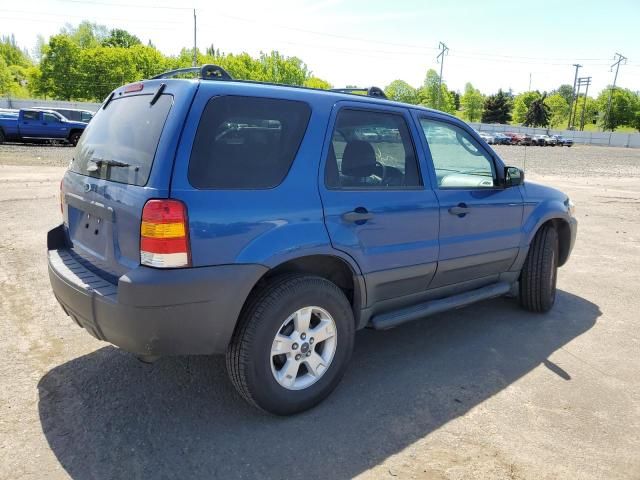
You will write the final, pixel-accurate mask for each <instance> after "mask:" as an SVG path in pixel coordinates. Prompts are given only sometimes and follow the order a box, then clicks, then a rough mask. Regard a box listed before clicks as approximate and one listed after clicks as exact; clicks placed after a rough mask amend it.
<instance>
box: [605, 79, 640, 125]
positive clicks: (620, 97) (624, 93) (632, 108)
mask: <svg viewBox="0 0 640 480" xmlns="http://www.w3.org/2000/svg"><path fill="white" fill-rule="evenodd" d="M610 92H611V87H608V88H606V89H604V90H602V92H600V95H598V99H597V102H598V107H599V109H600V112H601V114H600V119H601V125H602V127H603V128H604V129H605V130H611V131H614V130H615V129H616V128H617V127H619V126H622V125H633V123H634V121H635V114H636V112H637V110H636V108H637V107H636V105H637V97H638V95H637V94H636V93H634V92H632V91H631V90H628V89H626V88H619V87H616V88H615V89H614V90H613V93H612V94H611V112H610V114H609V116H608V117H607V106H608V104H609V93H610Z"/></svg>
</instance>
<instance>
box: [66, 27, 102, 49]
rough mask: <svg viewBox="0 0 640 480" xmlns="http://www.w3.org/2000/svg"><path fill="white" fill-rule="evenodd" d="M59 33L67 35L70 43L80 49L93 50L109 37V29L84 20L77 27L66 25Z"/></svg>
mask: <svg viewBox="0 0 640 480" xmlns="http://www.w3.org/2000/svg"><path fill="white" fill-rule="evenodd" d="M60 33H61V34H66V35H68V36H69V38H70V39H71V41H72V42H73V43H75V44H76V45H77V46H78V47H80V48H94V47H99V46H100V44H101V43H102V42H103V41H104V40H105V39H106V38H107V37H108V36H109V29H108V28H107V27H105V26H104V25H99V24H97V23H91V22H89V21H87V20H85V21H83V22H81V23H80V24H79V25H78V26H77V27H74V26H73V25H70V24H67V25H66V26H65V28H63V29H62V31H61V32H60Z"/></svg>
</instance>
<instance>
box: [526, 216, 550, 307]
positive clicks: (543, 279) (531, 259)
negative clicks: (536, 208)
mask: <svg viewBox="0 0 640 480" xmlns="http://www.w3.org/2000/svg"><path fill="white" fill-rule="evenodd" d="M557 278H558V232H557V231H556V229H555V228H554V227H553V226H551V225H545V226H543V227H542V228H541V229H540V230H538V232H537V233H536V236H535V237H534V238H533V242H532V243H531V246H530V247H529V253H528V254H527V258H526V260H525V262H524V266H523V267H522V273H521V274H520V305H521V306H522V307H523V308H524V309H525V310H529V311H530V312H537V313H544V312H548V311H549V310H550V309H551V307H553V304H554V302H555V300H556V281H557Z"/></svg>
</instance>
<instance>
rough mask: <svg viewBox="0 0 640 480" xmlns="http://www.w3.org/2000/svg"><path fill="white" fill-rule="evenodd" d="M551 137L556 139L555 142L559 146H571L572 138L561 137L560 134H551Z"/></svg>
mask: <svg viewBox="0 0 640 480" xmlns="http://www.w3.org/2000/svg"><path fill="white" fill-rule="evenodd" d="M551 137H553V138H555V139H556V143H557V145H558V146H560V147H571V146H573V139H571V138H566V137H563V136H562V135H551Z"/></svg>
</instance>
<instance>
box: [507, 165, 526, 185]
mask: <svg viewBox="0 0 640 480" xmlns="http://www.w3.org/2000/svg"><path fill="white" fill-rule="evenodd" d="M523 183H524V172H523V171H522V170H520V169H519V168H518V167H504V186H505V188H508V187H517V186H518V185H522V184H523Z"/></svg>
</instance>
